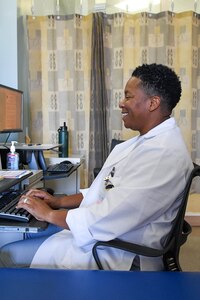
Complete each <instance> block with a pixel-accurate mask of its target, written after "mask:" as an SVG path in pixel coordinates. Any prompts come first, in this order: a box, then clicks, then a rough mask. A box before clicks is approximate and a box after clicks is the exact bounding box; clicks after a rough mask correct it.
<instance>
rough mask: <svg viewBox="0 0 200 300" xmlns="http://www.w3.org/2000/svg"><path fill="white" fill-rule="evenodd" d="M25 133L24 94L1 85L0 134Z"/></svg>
mask: <svg viewBox="0 0 200 300" xmlns="http://www.w3.org/2000/svg"><path fill="white" fill-rule="evenodd" d="M21 131H23V92H22V91H20V90H17V89H14V88H11V87H8V86H5V85H2V84H0V133H6V132H8V133H9V132H21Z"/></svg>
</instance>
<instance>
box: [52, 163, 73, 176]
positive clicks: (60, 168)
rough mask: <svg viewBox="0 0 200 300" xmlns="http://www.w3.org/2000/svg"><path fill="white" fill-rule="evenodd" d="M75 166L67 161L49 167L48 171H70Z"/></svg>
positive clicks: (60, 172)
mask: <svg viewBox="0 0 200 300" xmlns="http://www.w3.org/2000/svg"><path fill="white" fill-rule="evenodd" d="M73 166H74V165H73V164H65V163H59V164H54V165H50V166H48V167H47V172H49V173H52V174H62V173H68V172H69V171H70V170H71V169H72V168H73Z"/></svg>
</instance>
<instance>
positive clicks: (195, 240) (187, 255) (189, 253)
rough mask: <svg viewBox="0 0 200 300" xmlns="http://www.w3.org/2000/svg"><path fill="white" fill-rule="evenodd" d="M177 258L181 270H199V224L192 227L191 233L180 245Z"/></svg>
mask: <svg viewBox="0 0 200 300" xmlns="http://www.w3.org/2000/svg"><path fill="white" fill-rule="evenodd" d="M179 258H180V265H181V267H182V270H183V271H194V272H200V226H193V227H192V233H191V234H190V235H189V237H188V240H187V242H186V243H185V244H184V245H183V246H182V247H181V251H180V256H179Z"/></svg>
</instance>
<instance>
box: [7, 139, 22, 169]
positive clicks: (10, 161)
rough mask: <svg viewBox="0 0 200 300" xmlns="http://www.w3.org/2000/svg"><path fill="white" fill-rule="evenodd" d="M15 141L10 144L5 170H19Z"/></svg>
mask: <svg viewBox="0 0 200 300" xmlns="http://www.w3.org/2000/svg"><path fill="white" fill-rule="evenodd" d="M15 143H17V142H16V141H12V142H11V147H10V152H9V153H8V154H7V169H9V170H18V169H19V153H17V152H15Z"/></svg>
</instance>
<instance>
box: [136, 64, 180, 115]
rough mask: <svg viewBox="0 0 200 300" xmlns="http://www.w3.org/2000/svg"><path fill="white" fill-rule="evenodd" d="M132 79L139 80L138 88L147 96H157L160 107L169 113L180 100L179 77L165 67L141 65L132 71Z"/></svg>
mask: <svg viewBox="0 0 200 300" xmlns="http://www.w3.org/2000/svg"><path fill="white" fill-rule="evenodd" d="M132 77H137V78H139V79H140V80H141V85H140V86H141V87H142V89H143V90H144V92H145V93H146V94H147V95H148V96H159V97H160V98H161V107H163V108H164V109H167V110H168V111H169V112H171V111H172V110H173V108H174V107H175V106H176V104H177V103H178V102H179V100H180V98H181V92H182V88H181V82H180V80H179V77H178V76H177V74H176V73H175V72H174V71H173V70H172V69H170V68H169V67H167V66H165V65H161V64H156V63H153V64H143V65H141V66H139V67H137V68H136V69H135V70H134V71H133V73H132Z"/></svg>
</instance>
